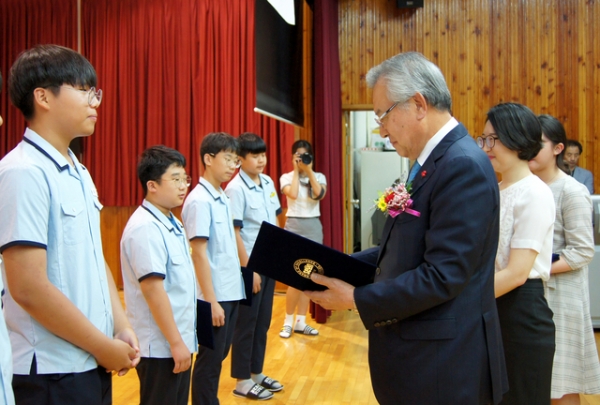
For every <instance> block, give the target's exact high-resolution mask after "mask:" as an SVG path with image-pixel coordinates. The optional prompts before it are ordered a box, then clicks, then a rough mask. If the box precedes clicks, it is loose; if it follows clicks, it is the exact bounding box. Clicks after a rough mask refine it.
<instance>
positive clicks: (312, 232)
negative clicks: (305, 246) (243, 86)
mask: <svg viewBox="0 0 600 405" xmlns="http://www.w3.org/2000/svg"><path fill="white" fill-rule="evenodd" d="M283 229H285V230H286V231H290V232H293V233H295V234H297V235H300V236H304V237H305V238H307V239H310V240H312V241H315V242H318V243H323V225H322V224H321V220H320V219H319V217H312V218H298V217H288V218H287V220H286V222H285V227H284V228H283Z"/></svg>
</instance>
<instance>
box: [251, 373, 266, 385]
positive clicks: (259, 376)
mask: <svg viewBox="0 0 600 405" xmlns="http://www.w3.org/2000/svg"><path fill="white" fill-rule="evenodd" d="M266 377H267V376H266V375H264V374H263V373H260V374H252V381H254V382H255V383H257V384H260V383H261V382H263V380H264V379H265V378H266Z"/></svg>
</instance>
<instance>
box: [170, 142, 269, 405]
mask: <svg viewBox="0 0 600 405" xmlns="http://www.w3.org/2000/svg"><path fill="white" fill-rule="evenodd" d="M237 151H238V142H237V140H236V139H235V138H234V137H233V136H231V135H229V134H227V133H224V132H213V133H210V134H208V135H206V136H205V137H204V139H203V140H202V145H201V146H200V159H201V162H202V165H203V166H204V174H203V175H202V177H200V181H199V184H198V185H196V187H195V188H194V189H193V190H192V191H191V192H190V194H189V196H188V197H187V199H186V200H185V203H184V204H183V211H182V216H183V223H184V224H185V229H186V232H187V236H188V238H189V239H190V245H191V248H192V260H193V262H194V267H195V269H196V278H197V279H198V284H199V286H200V289H199V294H198V298H199V299H201V300H204V301H207V302H209V303H210V304H211V313H212V326H213V328H212V329H213V335H214V349H210V348H207V347H204V346H202V345H200V346H199V347H198V355H197V356H196V360H195V362H194V371H193V372H192V404H193V405H200V404H218V403H219V399H218V397H217V394H218V390H219V378H220V376H221V363H222V362H223V360H225V357H227V354H228V353H229V348H230V347H231V342H232V339H233V332H234V329H235V325H236V321H237V317H238V308H239V302H240V300H242V299H244V298H246V294H245V292H244V282H243V279H242V273H241V267H240V260H239V257H238V250H237V244H236V237H235V230H234V227H233V215H232V212H231V206H230V201H229V197H227V195H226V194H225V192H224V191H223V189H222V188H221V184H222V183H225V182H228V181H229V180H231V178H232V177H233V175H234V174H235V170H236V169H237V168H238V167H240V161H239V159H238V156H237ZM197 323H198V328H201V327H202V325H201V322H197ZM264 390H265V388H264V387H262V386H260V385H257V387H256V391H255V392H254V393H255V394H256V395H257V396H260V394H261V393H262V392H263V391H264Z"/></svg>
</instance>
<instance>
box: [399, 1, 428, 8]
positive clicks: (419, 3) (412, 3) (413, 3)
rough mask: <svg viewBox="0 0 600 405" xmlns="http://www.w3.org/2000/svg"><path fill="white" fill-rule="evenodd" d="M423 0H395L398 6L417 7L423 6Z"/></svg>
mask: <svg viewBox="0 0 600 405" xmlns="http://www.w3.org/2000/svg"><path fill="white" fill-rule="evenodd" d="M424 1H425V0H396V5H397V7H398V8H419V7H423V2H424Z"/></svg>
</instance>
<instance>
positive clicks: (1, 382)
mask: <svg viewBox="0 0 600 405" xmlns="http://www.w3.org/2000/svg"><path fill="white" fill-rule="evenodd" d="M0 260H1V259H0ZM3 294H4V284H2V277H0V301H1V299H2V295H3ZM1 306H2V305H0V307H1ZM11 381H12V350H11V348H10V339H9V338H8V331H7V330H6V324H5V323H4V312H3V311H2V310H0V405H15V396H14V395H13V390H12V385H11Z"/></svg>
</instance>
